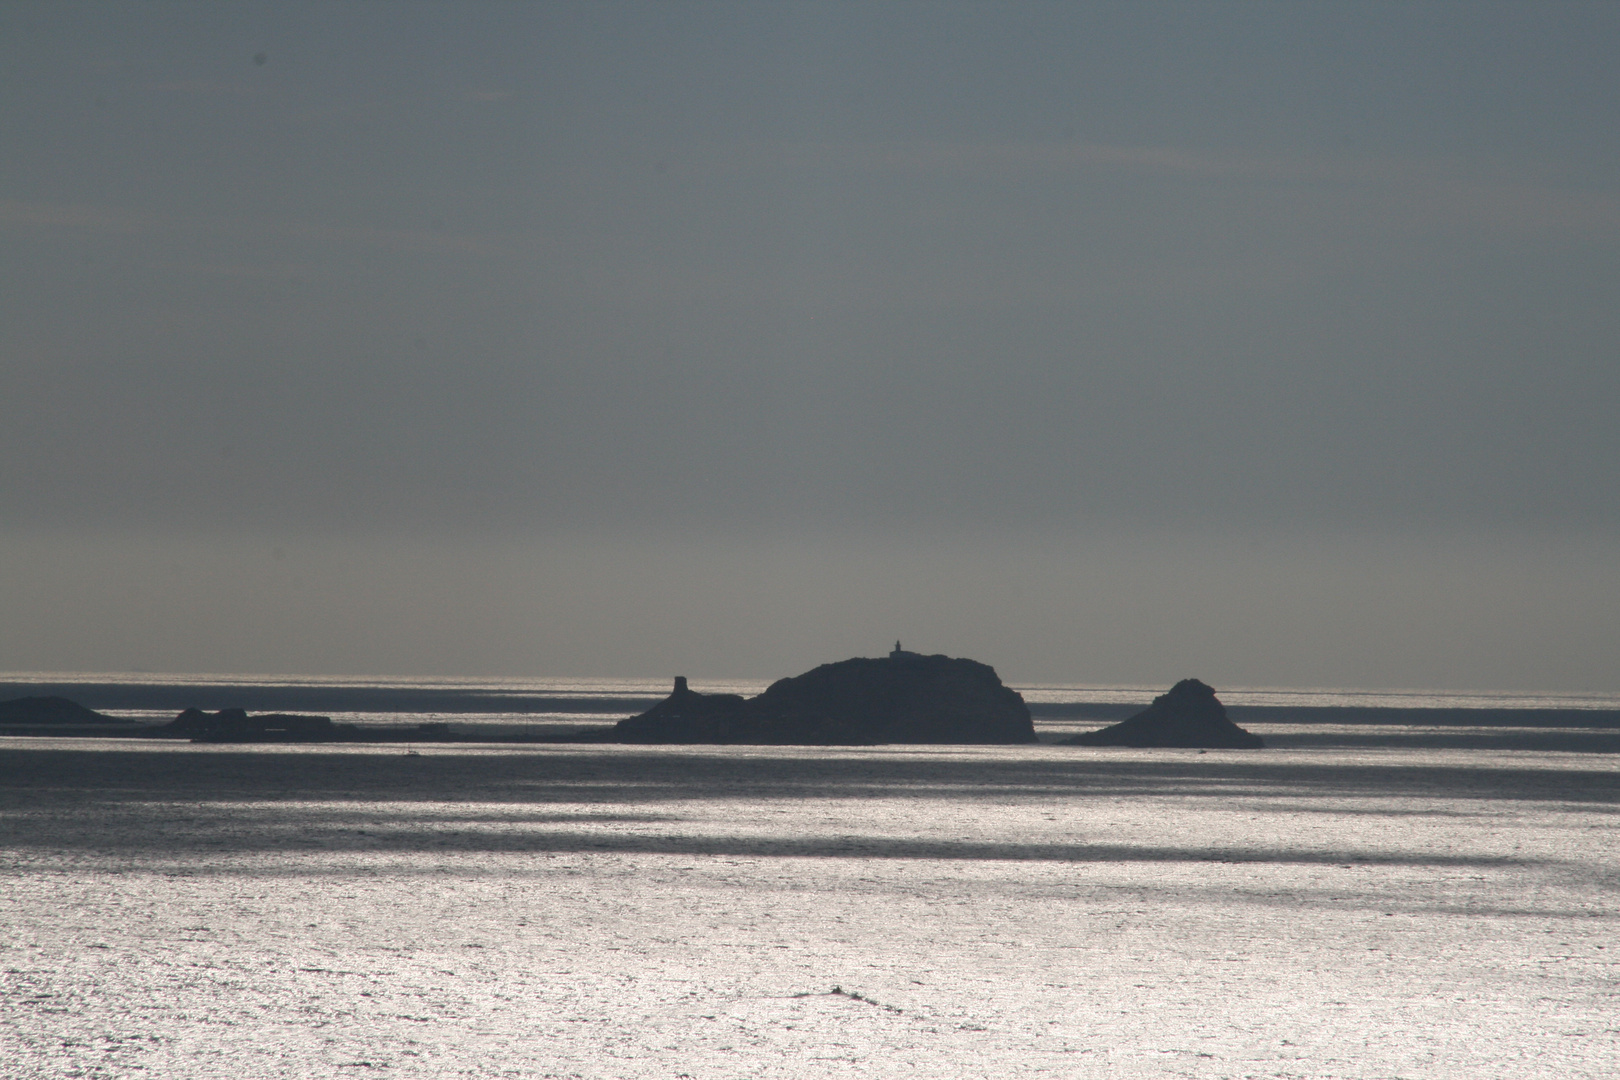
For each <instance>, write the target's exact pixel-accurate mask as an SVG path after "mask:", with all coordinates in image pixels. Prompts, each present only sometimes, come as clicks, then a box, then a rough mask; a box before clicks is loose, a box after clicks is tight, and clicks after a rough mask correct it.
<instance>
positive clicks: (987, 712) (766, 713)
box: [609, 647, 1036, 746]
mask: <svg viewBox="0 0 1620 1080" xmlns="http://www.w3.org/2000/svg"><path fill="white" fill-rule="evenodd" d="M609 738H610V739H611V741H613V742H632V743H634V742H643V743H763V744H780V745H801V746H839V745H871V744H874V743H1032V742H1035V741H1036V740H1035V727H1034V724H1033V723H1032V722H1031V720H1030V715H1029V707H1028V706H1026V705H1025V704H1024V699H1023V698H1022V697H1020V696H1019V695H1018V693H1017V692H1016V691H1014V690H1010V689H1008V688H1007V687H1005V686H1003V685H1002V683H1001V679H1000V678H998V677H997V675H996V671H995V669H994V668H992V667H990V666H989V665H988V664H980V663H978V662H976V661H973V660H962V659H956V658H952V657H948V656H923V655H920V654H918V653H908V652H903V651H901V650H900V649H899V648H898V647H896V649H895V651H894V652H893V653H890V654H889V656H888V657H886V658H884V659H878V660H872V659H866V658H856V659H853V660H841V661H839V662H838V663H835V664H823V665H822V666H821V667H818V668H815V669H814V670H812V671H807V672H805V673H804V674H803V675H797V676H794V677H793V678H789V679H781V680H778V681H777V682H775V683H772V684H771V685H770V687H769V688H767V689H766V691H765V692H764V693H763V694H761V695H759V696H758V697H755V698H746V699H745V698H742V697H739V696H738V695H736V694H699V693H696V692H694V691H692V690H690V689H688V688H687V685H686V680H685V679H684V678H681V679H676V680H675V691H674V693H672V694H670V696H669V697H668V698H666V699H665V700H664V701H661V702H659V703H658V704H657V705H655V706H653V707H652V708H651V709H649V710H647V711H646V712H644V713H642V714H641V715H640V716H632V717H630V718H629V719H627V720H621V721H620V722H619V723H618V724H617V725H616V726H615V727H614V729H613V731H612V733H611V735H610V736H609Z"/></svg>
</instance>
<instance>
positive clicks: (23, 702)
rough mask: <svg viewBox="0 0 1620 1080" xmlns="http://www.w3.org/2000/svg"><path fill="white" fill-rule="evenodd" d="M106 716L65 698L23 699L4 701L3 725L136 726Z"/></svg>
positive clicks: (0, 717) (0, 706)
mask: <svg viewBox="0 0 1620 1080" xmlns="http://www.w3.org/2000/svg"><path fill="white" fill-rule="evenodd" d="M132 723H134V721H133V720H125V719H122V718H121V717H117V716H103V715H102V714H101V713H98V712H96V711H95V710H94V709H87V708H85V707H84V706H83V705H80V704H79V703H78V702H77V701H69V700H68V699H67V698H65V697H20V698H12V699H11V700H10V701H0V724H132Z"/></svg>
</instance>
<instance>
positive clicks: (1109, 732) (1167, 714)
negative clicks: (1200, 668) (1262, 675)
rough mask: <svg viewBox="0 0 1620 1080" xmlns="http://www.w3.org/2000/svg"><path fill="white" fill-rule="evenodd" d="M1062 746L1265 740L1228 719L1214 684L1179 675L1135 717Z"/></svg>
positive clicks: (1229, 746) (1218, 745) (1209, 745)
mask: <svg viewBox="0 0 1620 1080" xmlns="http://www.w3.org/2000/svg"><path fill="white" fill-rule="evenodd" d="M1060 745H1063V746H1167V747H1198V748H1206V749H1211V750H1215V749H1221V750H1258V749H1260V748H1261V747H1262V746H1264V745H1265V743H1264V742H1262V741H1261V739H1260V736H1258V735H1254V734H1252V733H1250V732H1247V731H1244V730H1243V729H1242V728H1240V727H1238V726H1237V725H1236V724H1234V723H1232V721H1231V719H1230V718H1229V717H1228V716H1227V715H1226V708H1225V707H1224V706H1223V705H1222V704H1221V703H1220V700H1219V699H1218V698H1216V697H1215V690H1214V688H1213V687H1210V686H1206V685H1205V684H1204V683H1201V682H1199V681H1198V680H1197V679H1182V680H1181V681H1180V682H1178V683H1176V685H1174V686H1172V687H1171V688H1170V692H1169V693H1168V694H1160V695H1159V696H1158V697H1156V698H1154V699H1153V704H1152V705H1149V706H1148V707H1147V708H1145V709H1143V710H1142V711H1141V712H1139V713H1137V714H1136V715H1135V716H1132V717H1130V718H1129V719H1126V720H1121V721H1120V722H1119V723H1117V724H1114V725H1113V726H1111V727H1105V728H1103V729H1102V730H1100V731H1087V732H1083V733H1081V734H1079V735H1073V736H1070V737H1069V738H1067V739H1063V740H1061V741H1060Z"/></svg>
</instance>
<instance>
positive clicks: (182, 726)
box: [159, 709, 352, 742]
mask: <svg viewBox="0 0 1620 1080" xmlns="http://www.w3.org/2000/svg"><path fill="white" fill-rule="evenodd" d="M351 726H352V725H347V724H345V725H343V727H342V728H340V727H339V726H338V725H336V724H334V723H332V718H331V717H330V716H297V715H294V714H291V713H262V714H260V715H258V716H249V715H248V714H247V711H246V710H245V709H221V710H219V711H218V712H214V713H205V712H203V711H202V710H201V709H187V710H186V711H185V712H183V713H181V714H180V715H179V716H177V717H175V718H174V719H173V720H171V721H170V722H169V723H167V724H165V725H163V727H162V728H160V729H159V731H160V732H161V733H162V734H164V735H181V736H190V737H191V740H192V741H193V742H326V741H329V740H332V739H337V738H341V737H343V736H344V735H345V734H347V733H348V732H347V730H346V729H348V728H350V727H351Z"/></svg>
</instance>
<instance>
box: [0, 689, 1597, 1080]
mask: <svg viewBox="0 0 1620 1080" xmlns="http://www.w3.org/2000/svg"><path fill="white" fill-rule="evenodd" d="M692 685H693V688H694V689H697V690H702V691H727V692H736V693H744V694H751V693H756V692H758V691H759V690H761V689H763V685H764V684H763V683H759V682H735V683H705V682H703V681H702V680H700V679H693V683H692ZM1016 689H1018V690H1019V691H1020V693H1022V694H1023V695H1024V697H1025V700H1026V701H1028V702H1029V703H1030V706H1031V710H1032V713H1033V714H1034V717H1035V720H1036V726H1037V731H1038V733H1039V735H1040V738H1041V740H1042V741H1041V742H1040V743H1039V744H1036V745H1029V746H1013V747H939V746H929V747H915V746H910V747H908V746H877V747H814V748H807V747H701V746H617V745H610V744H568V743H554V742H552V743H548V742H532V741H530V742H522V741H512V740H513V738H514V737H527V736H540V737H547V736H550V735H554V734H560V733H567V732H571V731H579V730H584V729H589V728H593V727H599V726H602V725H606V724H611V723H613V722H615V721H616V720H618V719H620V718H622V717H624V716H628V715H631V714H633V713H635V712H639V711H641V710H643V709H645V708H646V707H648V706H649V705H651V704H652V703H653V702H655V701H657V700H659V699H660V698H661V697H663V696H664V695H665V694H666V693H668V690H669V683H668V682H667V681H666V680H663V679H647V680H634V679H504V680H493V679H394V678H326V677H320V678H315V677H309V678H305V677H288V676H275V677H271V676H251V675H208V676H203V675H179V674H146V673H138V674H130V673H38V672H24V673H13V674H10V675H5V676H0V700H3V699H6V698H11V697H18V696H25V695H33V694H57V695H61V696H65V697H69V698H71V699H73V700H75V701H78V702H79V703H81V704H84V705H87V706H89V707H91V708H95V709H97V710H99V711H102V712H104V713H106V714H108V715H111V716H115V717H119V718H121V719H123V720H125V721H130V722H131V723H129V724H127V725H119V727H120V728H121V729H122V730H123V731H124V732H125V733H127V734H139V732H140V731H141V730H143V729H145V728H146V727H149V726H151V725H155V724H157V723H161V722H164V721H167V720H168V719H171V718H172V717H173V716H174V715H175V714H176V713H177V712H179V711H180V710H181V709H184V708H187V707H198V708H203V709H207V710H214V709H219V708H231V707H241V708H246V709H248V710H249V711H252V712H303V713H316V714H320V715H327V716H331V717H332V718H333V719H334V720H339V721H343V722H348V723H355V724H359V725H362V726H364V725H385V726H397V725H400V724H419V723H446V724H449V725H450V727H451V729H452V730H454V731H456V732H458V733H460V734H462V735H463V736H465V741H460V742H455V743H432V742H422V743H417V744H407V745H400V744H397V743H371V744H366V743H358V744H304V745H284V744H283V745H278V744H253V745H229V744H209V745H197V744H191V743H189V742H185V741H180V740H168V739H154V738H147V737H136V738H131V737H108V736H107V735H106V734H104V733H96V732H86V731H84V730H82V729H73V730H71V731H64V732H63V733H61V734H54V735H44V734H40V733H39V732H38V731H37V730H32V729H30V730H20V729H12V730H11V733H9V734H3V733H0V1077H6V1078H8V1080H10V1078H18V1080H33V1078H36V1077H37V1078H53V1080H54V1078H57V1077H95V1078H123V1077H154V1078H156V1077H161V1078H192V1077H196V1078H215V1077H218V1078H227V1077H228V1078H231V1080H258V1078H269V1077H289V1076H296V1077H354V1076H392V1077H413V1078H415V1077H578V1078H621V1077H622V1078H635V1080H641V1078H654V1077H657V1078H674V1077H690V1078H694V1080H696V1078H705V1080H707V1078H732V1077H735V1078H745V1077H746V1078H753V1077H783V1078H787V1077H795V1078H797V1077H827V1076H850V1077H901V1076H904V1077H917V1076H925V1077H948V1078H953V1077H987V1076H995V1077H1002V1076H1007V1077H1026V1076H1028V1077H1035V1076H1041V1077H1052V1076H1055V1077H1109V1078H1147V1077H1155V1078H1156V1077H1234V1078H1235V1077H1313V1078H1315V1077H1356V1078H1387V1077H1426V1078H1427V1077H1434V1078H1443V1080H1451V1078H1459V1080H1460V1078H1464V1077H1466V1078H1476V1077H1490V1078H1497V1077H1500V1078H1507V1077H1514V1078H1519V1077H1609V1076H1613V1075H1615V1074H1616V1072H1617V1071H1620V1022H1617V1021H1616V1019H1615V1017H1616V1016H1620V933H1617V932H1616V931H1617V930H1620V842H1617V832H1616V830H1617V826H1620V770H1617V765H1620V756H1617V755H1620V695H1604V694H1498V693H1460V692H1430V691H1361V690H1342V689H1309V690H1302V689H1277V688H1218V692H1219V694H1220V697H1221V700H1222V701H1223V702H1224V703H1225V704H1226V705H1227V707H1228V711H1229V713H1230V714H1231V715H1232V717H1233V719H1234V720H1236V721H1237V722H1238V723H1239V724H1241V725H1243V726H1244V727H1246V728H1249V729H1250V730H1252V731H1255V732H1256V733H1258V734H1260V735H1261V736H1262V737H1263V738H1264V739H1265V741H1266V743H1267V746H1266V749H1263V750H1255V751H1225V750H1210V751H1207V752H1202V751H1198V750H1132V749H1121V748H1087V747H1067V746H1058V745H1053V744H1054V743H1056V742H1057V741H1058V740H1059V739H1061V738H1062V737H1063V736H1065V735H1067V734H1070V733H1073V732H1077V731H1083V730H1089V729H1092V728H1095V727H1100V726H1103V725H1104V724H1107V723H1111V722H1113V721H1115V720H1117V719H1122V718H1123V717H1124V716H1126V715H1129V714H1130V713H1131V712H1133V711H1135V710H1137V709H1139V708H1141V707H1143V706H1144V705H1146V704H1147V702H1148V701H1150V700H1151V698H1152V697H1153V696H1154V695H1155V694H1157V693H1162V692H1163V691H1164V690H1165V689H1166V688H1165V687H1132V686H1104V687H1097V686H1091V687H1086V686H1057V685H1044V686H1018V687H1016Z"/></svg>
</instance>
